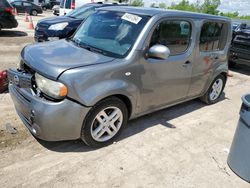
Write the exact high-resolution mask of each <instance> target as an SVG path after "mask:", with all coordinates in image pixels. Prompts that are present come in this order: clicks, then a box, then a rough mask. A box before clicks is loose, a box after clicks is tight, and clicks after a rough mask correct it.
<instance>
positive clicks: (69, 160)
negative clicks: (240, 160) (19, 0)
mask: <svg viewBox="0 0 250 188" xmlns="http://www.w3.org/2000/svg"><path fill="white" fill-rule="evenodd" d="M49 15H51V14H48V13H47V14H46V15H45V16H49ZM43 17H44V16H39V17H36V18H33V19H35V20H38V19H41V18H43ZM23 20H24V16H18V21H19V24H20V26H19V27H18V28H16V29H13V30H10V31H4V32H3V33H2V34H1V36H0V69H6V68H9V67H15V66H16V64H17V63H18V56H19V53H20V50H21V49H22V48H23V46H25V45H26V44H29V43H32V42H33V31H31V30H27V29H26V27H27V23H25V22H23ZM233 73H234V77H233V78H230V79H229V80H228V84H227V86H226V88H225V96H224V98H223V99H222V100H221V101H220V102H219V103H217V104H215V105H212V106H206V105H204V104H203V103H201V102H199V101H198V100H193V101H190V102H187V103H184V104H181V105H178V106H175V107H172V108H169V109H166V110H162V111H160V112H156V113H153V114H150V115H147V116H144V117H142V118H139V119H137V120H133V121H131V122H130V123H129V125H128V127H127V128H126V129H125V130H124V132H123V134H122V136H121V138H120V140H119V141H118V142H117V143H115V144H113V145H110V146H108V147H105V148H101V149H95V150H92V149H90V148H88V147H87V146H85V145H84V144H83V142H81V141H80V140H76V141H65V142H42V141H39V142H38V141H37V140H36V139H34V138H33V137H32V136H31V134H30V133H29V132H28V131H27V130H26V128H24V126H23V125H22V123H21V121H20V120H19V118H18V116H17V115H16V113H15V110H14V107H13V104H12V101H11V99H10V96H9V94H8V93H7V92H6V93H4V94H0V153H1V154H0V187H38V186H41V187H73V186H74V187H108V188H109V187H209V188H210V187H218V188H221V187H226V188H229V187H233V188H235V187H250V186H249V184H247V183H246V182H244V181H243V180H241V179H240V178H239V177H237V176H236V175H235V174H234V173H233V172H232V171H231V170H230V169H229V167H228V166H227V163H226V160H227V155H228V151H229V148H230V145H231V141H232V138H233V134H234V131H235V128H236V125H237V121H238V118H239V114H238V112H239V108H240V105H241V100H240V98H241V96H242V95H243V94H246V93H248V92H249V85H250V77H249V73H250V69H248V68H246V67H238V69H236V70H233ZM11 133H12V134H11ZM13 133H14V134H13Z"/></svg>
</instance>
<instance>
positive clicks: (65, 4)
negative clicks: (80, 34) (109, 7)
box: [59, 0, 105, 16]
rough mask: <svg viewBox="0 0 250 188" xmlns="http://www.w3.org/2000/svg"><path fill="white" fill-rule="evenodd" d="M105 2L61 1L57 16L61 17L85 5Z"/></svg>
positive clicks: (96, 0) (100, 0)
mask: <svg viewBox="0 0 250 188" xmlns="http://www.w3.org/2000/svg"><path fill="white" fill-rule="evenodd" d="M104 2H105V0H61V3H60V11H59V15H60V16H63V15H66V14H67V13H69V12H70V11H71V10H73V9H75V8H78V7H80V6H82V5H85V4H87V3H104Z"/></svg>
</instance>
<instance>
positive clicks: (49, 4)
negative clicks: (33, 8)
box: [41, 0, 60, 10]
mask: <svg viewBox="0 0 250 188" xmlns="http://www.w3.org/2000/svg"><path fill="white" fill-rule="evenodd" d="M55 5H58V6H60V1H56V0H50V1H46V2H45V1H43V2H42V3H41V7H42V9H43V10H47V9H52V8H53V7H54V6H55Z"/></svg>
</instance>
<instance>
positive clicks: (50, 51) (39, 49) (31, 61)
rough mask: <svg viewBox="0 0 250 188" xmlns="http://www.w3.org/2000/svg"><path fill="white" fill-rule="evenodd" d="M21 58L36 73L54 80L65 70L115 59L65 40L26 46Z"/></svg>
mask: <svg viewBox="0 0 250 188" xmlns="http://www.w3.org/2000/svg"><path fill="white" fill-rule="evenodd" d="M21 57H22V59H23V61H24V62H25V63H26V64H27V65H28V66H29V67H31V68H32V69H34V70H35V71H36V72H39V73H40V74H42V75H44V76H47V77H48V78H51V79H54V80H55V79H57V78H58V77H59V76H60V75H61V74H62V73H63V72H64V71H66V70H69V69H73V68H78V67H84V66H90V65H96V64H100V63H107V62H111V61H113V60H114V59H115V58H112V57H107V56H104V55H102V54H99V53H94V52H91V51H88V50H86V49H84V48H81V47H78V46H76V45H75V44H74V43H73V42H71V41H68V40H65V39H63V40H58V41H53V42H44V43H37V44H33V45H28V46H26V47H25V48H24V49H23V50H22V52H21Z"/></svg>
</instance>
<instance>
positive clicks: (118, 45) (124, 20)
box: [73, 11, 149, 58]
mask: <svg viewBox="0 0 250 188" xmlns="http://www.w3.org/2000/svg"><path fill="white" fill-rule="evenodd" d="M148 19H149V17H148V16H141V15H135V14H129V13H124V12H114V11H98V12H96V13H94V14H91V15H90V16H89V17H88V18H87V19H86V21H85V22H84V23H83V24H82V25H81V26H80V28H79V29H78V31H77V32H76V34H75V36H74V37H73V42H75V43H76V44H78V45H79V46H82V47H85V48H86V49H89V50H95V51H96V52H100V53H103V54H104V55H107V56H112V57H117V58H123V57H125V56H126V55H127V53H128V52H129V51H130V49H131V48H132V46H133V45H134V43H135V41H136V39H137V37H138V35H139V34H140V32H141V30H142V29H143V27H144V26H145V24H146V23H147V21H148Z"/></svg>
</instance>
